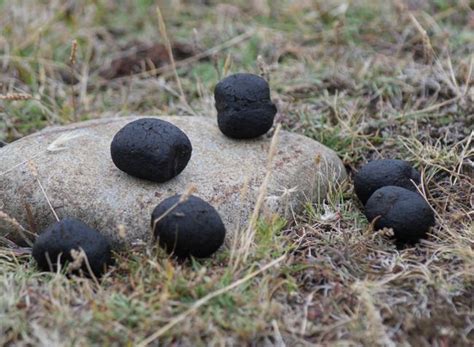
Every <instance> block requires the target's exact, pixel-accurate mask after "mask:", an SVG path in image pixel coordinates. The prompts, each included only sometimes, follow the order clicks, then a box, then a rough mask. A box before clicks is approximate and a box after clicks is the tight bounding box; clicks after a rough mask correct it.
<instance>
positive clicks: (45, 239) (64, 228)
mask: <svg viewBox="0 0 474 347" xmlns="http://www.w3.org/2000/svg"><path fill="white" fill-rule="evenodd" d="M80 249H82V250H84V253H85V254H86V255H87V261H88V263H89V265H90V267H91V270H92V272H93V273H94V275H96V276H100V275H101V274H102V273H103V272H104V271H105V270H106V268H107V265H110V264H112V253H111V248H110V244H109V242H108V241H107V239H106V238H105V237H104V236H103V235H102V234H101V233H99V232H98V231H97V230H94V229H91V228H90V227H89V226H87V225H86V224H84V223H83V222H81V221H80V220H77V219H74V218H64V219H62V220H60V221H59V222H56V223H54V224H53V225H51V226H49V227H48V228H47V229H46V230H45V231H44V232H42V233H41V234H40V235H39V236H38V238H37V239H36V241H35V243H34V245H33V257H34V258H35V260H36V262H37V263H38V265H39V267H40V268H41V269H42V270H44V271H56V269H57V263H58V261H59V263H60V264H61V265H62V266H64V265H65V264H66V263H69V262H72V261H73V258H72V257H71V251H72V250H76V251H79V250H80ZM81 270H82V271H84V273H85V274H89V271H88V269H87V265H86V263H85V262H83V264H82V267H81Z"/></svg>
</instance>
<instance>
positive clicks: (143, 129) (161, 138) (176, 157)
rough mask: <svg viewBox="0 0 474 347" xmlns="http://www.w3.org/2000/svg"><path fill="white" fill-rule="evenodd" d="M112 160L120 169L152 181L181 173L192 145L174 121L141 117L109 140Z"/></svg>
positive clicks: (166, 179) (167, 178)
mask: <svg viewBox="0 0 474 347" xmlns="http://www.w3.org/2000/svg"><path fill="white" fill-rule="evenodd" d="M110 152H111V155H112V161H113V162H114V164H115V165H116V166H117V167H118V168H119V169H120V170H122V171H124V172H126V173H128V174H130V175H132V176H135V177H138V178H143V179H147V180H150V181H155V182H166V181H168V180H170V179H172V178H173V177H175V176H177V175H178V174H180V173H181V172H182V171H183V170H184V168H185V167H186V165H187V164H188V162H189V159H190V158H191V152H192V145H191V141H189V138H188V137H187V136H186V134H185V133H184V132H183V131H181V130H180V129H179V128H178V127H176V126H175V125H173V124H171V123H169V122H166V121H164V120H161V119H157V118H142V119H138V120H136V121H133V122H131V123H128V124H127V125H125V126H124V127H123V128H122V129H120V130H119V131H118V132H117V134H116V135H115V136H114V138H113V140H112V144H111V146H110Z"/></svg>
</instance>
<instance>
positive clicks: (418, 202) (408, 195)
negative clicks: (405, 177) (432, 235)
mask: <svg viewBox="0 0 474 347" xmlns="http://www.w3.org/2000/svg"><path fill="white" fill-rule="evenodd" d="M364 212H365V215H366V217H367V219H368V220H369V221H370V222H372V221H373V220H374V219H375V218H376V217H379V216H380V217H379V218H378V219H377V220H376V221H375V224H374V226H375V229H376V230H378V229H383V228H392V229H393V231H394V237H395V239H396V240H397V241H398V242H400V243H415V242H418V241H419V240H420V239H421V238H426V234H427V233H428V231H429V229H430V227H432V226H434V224H435V217H434V213H433V210H432V209H431V207H430V206H429V205H428V203H427V202H426V201H425V199H423V197H422V196H421V195H420V194H417V193H415V192H412V191H410V190H408V189H405V188H402V187H396V186H386V187H382V188H380V189H378V190H376V191H375V192H374V193H373V194H372V196H371V197H370V198H369V200H368V201H367V204H366V205H365V211H364Z"/></svg>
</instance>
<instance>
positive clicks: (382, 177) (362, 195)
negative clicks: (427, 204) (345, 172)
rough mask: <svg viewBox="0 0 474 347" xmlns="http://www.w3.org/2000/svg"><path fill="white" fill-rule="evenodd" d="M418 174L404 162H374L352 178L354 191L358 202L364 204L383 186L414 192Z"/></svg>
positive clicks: (394, 160) (418, 179)
mask: <svg viewBox="0 0 474 347" xmlns="http://www.w3.org/2000/svg"><path fill="white" fill-rule="evenodd" d="M412 180H413V182H415V184H419V183H420V173H419V172H418V171H417V170H415V169H414V168H413V167H412V166H411V165H410V163H408V162H407V161H404V160H396V159H382V160H374V161H371V162H369V163H368V164H366V165H365V166H363V167H362V168H361V169H360V170H359V171H358V172H357V174H356V175H355V176H354V189H355V192H356V194H357V197H358V198H359V200H360V201H361V202H362V203H363V204H365V203H366V202H367V200H369V198H370V196H371V195H372V194H373V193H374V192H375V191H376V190H377V189H379V188H382V187H385V186H397V187H403V188H406V189H409V190H412V191H416V186H415V184H414V183H413V182H412Z"/></svg>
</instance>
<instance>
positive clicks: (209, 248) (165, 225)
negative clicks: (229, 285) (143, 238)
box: [151, 195, 226, 258]
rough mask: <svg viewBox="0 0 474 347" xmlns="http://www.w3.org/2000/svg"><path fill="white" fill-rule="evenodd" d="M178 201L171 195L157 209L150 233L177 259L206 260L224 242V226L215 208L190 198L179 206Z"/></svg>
mask: <svg viewBox="0 0 474 347" xmlns="http://www.w3.org/2000/svg"><path fill="white" fill-rule="evenodd" d="M180 197H181V196H180V195H174V196H172V197H170V198H167V199H165V200H164V201H162V202H161V203H160V204H159V205H158V206H156V208H155V209H154V210H153V213H152V220H151V225H152V228H153V233H154V235H155V237H156V238H158V240H159V244H160V246H161V247H162V248H163V249H165V250H166V251H167V252H168V253H170V254H173V255H174V256H176V257H178V258H187V257H189V256H193V257H196V258H205V257H209V256H210V255H212V254H213V253H214V252H216V251H217V250H218V249H219V247H221V246H222V244H223V242H224V238H225V233H226V230H225V226H224V223H223V222H222V220H221V217H220V216H219V213H218V212H217V211H216V210H215V209H214V207H212V206H211V205H209V204H208V203H207V202H206V201H204V200H202V199H201V198H198V197H196V196H189V197H188V198H187V199H185V200H184V201H182V202H179V200H180ZM175 205H176V206H175ZM170 208H173V209H172V210H171V211H170V212H168V213H167V211H168V210H169V209H170Z"/></svg>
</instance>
